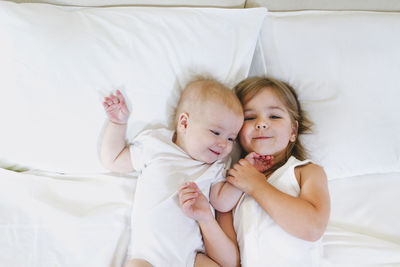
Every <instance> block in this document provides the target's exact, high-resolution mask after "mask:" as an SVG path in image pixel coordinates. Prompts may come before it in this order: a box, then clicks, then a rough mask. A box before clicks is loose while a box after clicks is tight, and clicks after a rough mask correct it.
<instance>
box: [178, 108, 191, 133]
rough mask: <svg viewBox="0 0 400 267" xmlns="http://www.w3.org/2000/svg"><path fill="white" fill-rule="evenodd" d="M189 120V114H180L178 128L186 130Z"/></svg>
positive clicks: (182, 130)
mask: <svg viewBox="0 0 400 267" xmlns="http://www.w3.org/2000/svg"><path fill="white" fill-rule="evenodd" d="M188 120H189V114H187V113H186V112H183V113H181V114H179V117H178V125H177V128H178V129H177V130H178V131H181V132H184V131H185V130H186V128H187V125H188Z"/></svg>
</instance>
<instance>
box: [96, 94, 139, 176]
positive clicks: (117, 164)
mask: <svg viewBox="0 0 400 267" xmlns="http://www.w3.org/2000/svg"><path fill="white" fill-rule="evenodd" d="M103 106H104V109H105V111H106V114H107V116H108V118H109V122H108V124H107V126H106V129H105V131H104V134H103V138H102V140H101V147H100V160H101V162H102V164H103V166H104V167H105V168H107V169H109V170H111V171H115V172H132V171H134V169H133V166H132V163H131V156H130V153H129V147H128V146H127V145H126V141H125V137H126V129H127V121H128V118H129V110H128V108H127V106H126V103H125V99H124V97H123V96H122V94H121V92H120V91H119V90H117V91H116V95H113V94H110V96H109V97H105V98H104V102H103Z"/></svg>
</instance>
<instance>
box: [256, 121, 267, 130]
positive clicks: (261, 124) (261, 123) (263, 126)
mask: <svg viewBox="0 0 400 267" xmlns="http://www.w3.org/2000/svg"><path fill="white" fill-rule="evenodd" d="M266 128H268V124H267V123H266V122H265V121H259V122H257V124H256V129H257V130H261V129H266Z"/></svg>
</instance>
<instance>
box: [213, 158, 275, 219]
mask: <svg viewBox="0 0 400 267" xmlns="http://www.w3.org/2000/svg"><path fill="white" fill-rule="evenodd" d="M246 160H247V161H248V162H250V164H251V165H252V166H254V168H256V169H257V170H258V171H259V172H263V171H266V170H268V169H269V168H270V167H271V166H272V163H273V156H262V155H259V154H257V153H255V152H251V153H249V154H248V155H247V156H246ZM242 194H243V191H241V190H240V189H238V188H237V187H235V186H233V185H231V184H230V183H227V182H220V183H216V184H214V185H213V186H212V187H211V190H210V202H211V205H212V206H213V207H214V209H216V210H218V211H220V212H228V211H231V210H232V209H233V207H234V206H236V204H237V202H238V201H239V199H240V197H241V196H242Z"/></svg>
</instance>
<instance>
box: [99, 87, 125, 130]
mask: <svg viewBox="0 0 400 267" xmlns="http://www.w3.org/2000/svg"><path fill="white" fill-rule="evenodd" d="M103 106H104V109H105V111H106V114H107V116H108V118H109V119H110V121H112V122H114V123H117V124H125V123H127V122H128V118H129V109H128V107H127V105H126V102H125V98H124V96H123V95H122V94H121V92H120V91H119V90H117V91H116V92H115V95H114V94H112V93H111V94H110V95H109V96H106V97H105V98H104V101H103Z"/></svg>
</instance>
